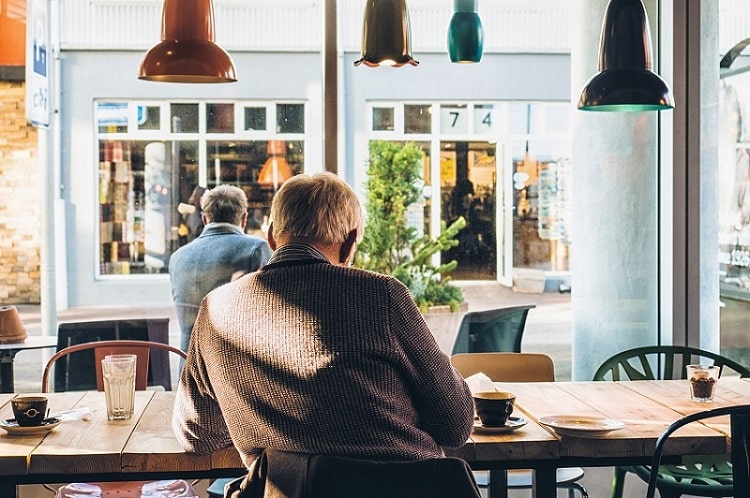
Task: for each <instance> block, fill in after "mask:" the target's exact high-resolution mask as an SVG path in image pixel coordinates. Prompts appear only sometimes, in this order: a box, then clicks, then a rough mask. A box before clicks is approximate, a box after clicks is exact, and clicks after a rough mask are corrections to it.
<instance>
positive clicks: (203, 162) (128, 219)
mask: <svg viewBox="0 0 750 498" xmlns="http://www.w3.org/2000/svg"><path fill="white" fill-rule="evenodd" d="M96 122H97V130H98V158H97V160H98V163H99V169H98V171H99V178H98V188H99V195H98V203H99V274H100V275H124V274H150V273H166V272H167V271H168V270H169V269H168V263H169V257H170V255H171V254H172V253H173V252H174V251H175V250H176V249H177V248H178V247H180V246H181V245H183V244H185V243H187V242H188V241H189V240H191V239H192V235H193V234H192V233H191V224H190V223H188V218H189V217H190V216H191V214H194V213H195V209H196V199H195V196H194V195H192V194H193V192H194V191H198V189H196V188H197V187H198V188H201V187H202V188H211V187H214V186H216V185H219V184H232V185H237V186H239V187H241V188H242V189H243V190H245V193H246V194H247V196H248V201H249V216H248V220H249V221H248V225H247V227H246V230H247V231H248V232H251V233H255V234H259V235H262V236H264V235H265V228H266V226H267V222H268V215H269V209H270V203H271V198H272V197H273V194H274V192H275V191H276V190H277V189H278V188H279V187H280V186H281V184H283V183H284V181H285V180H286V179H287V178H289V177H290V176H291V175H295V174H298V173H301V172H302V171H303V170H304V163H305V104H304V103H299V102H284V103H275V102H239V103H236V102H111V101H106V102H104V101H100V102H96Z"/></svg>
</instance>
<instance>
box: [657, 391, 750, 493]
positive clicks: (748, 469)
mask: <svg viewBox="0 0 750 498" xmlns="http://www.w3.org/2000/svg"><path fill="white" fill-rule="evenodd" d="M720 415H729V417H730V425H731V435H732V456H731V458H732V473H731V475H732V479H731V481H732V484H731V486H732V487H733V489H732V490H730V491H731V494H730V496H735V497H739V496H747V493H748V490H750V405H735V406H725V407H722V408H714V409H712V410H706V411H702V412H698V413H694V414H692V415H688V416H685V417H683V418H681V419H679V420H677V421H676V422H674V423H672V425H670V426H669V427H667V429H666V430H665V431H664V432H663V433H662V434H661V436H659V439H657V440H656V447H655V449H654V456H653V459H652V462H651V472H650V474H649V480H648V490H647V492H646V498H654V494H655V493H656V486H657V481H658V480H659V479H663V478H664V476H662V469H663V468H664V466H663V465H660V464H661V455H662V452H663V451H664V445H665V444H667V441H668V439H669V436H670V435H671V434H672V433H673V432H675V431H676V430H677V429H679V428H680V427H683V426H684V425H687V424H689V423H691V422H695V421H697V420H703V419H707V418H712V417H718V416H720ZM667 477H668V476H667ZM685 492H686V493H688V492H689V491H687V490H686V491H685ZM662 496H665V495H663V494H662ZM712 496H713V495H712ZM716 496H727V495H723V494H722V495H716Z"/></svg>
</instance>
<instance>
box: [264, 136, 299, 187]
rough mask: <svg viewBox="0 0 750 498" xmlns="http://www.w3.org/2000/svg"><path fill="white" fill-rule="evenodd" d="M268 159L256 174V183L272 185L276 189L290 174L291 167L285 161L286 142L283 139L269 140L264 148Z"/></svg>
mask: <svg viewBox="0 0 750 498" xmlns="http://www.w3.org/2000/svg"><path fill="white" fill-rule="evenodd" d="M266 152H267V154H268V159H266V162H265V164H263V167H262V168H261V170H260V173H259V174H258V183H260V184H261V185H263V186H266V187H269V186H270V187H273V190H274V191H276V190H278V189H279V187H280V186H281V185H282V184H283V183H284V182H285V181H287V180H288V179H290V178H291V177H292V176H294V172H293V171H292V167H291V166H289V163H288V162H287V161H286V142H285V141H283V140H269V141H268V146H267V148H266Z"/></svg>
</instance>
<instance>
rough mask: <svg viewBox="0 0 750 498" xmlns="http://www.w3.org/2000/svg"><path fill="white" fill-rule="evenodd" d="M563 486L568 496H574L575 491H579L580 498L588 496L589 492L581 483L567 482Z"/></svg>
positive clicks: (574, 497) (570, 497)
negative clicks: (566, 489)
mask: <svg viewBox="0 0 750 498" xmlns="http://www.w3.org/2000/svg"><path fill="white" fill-rule="evenodd" d="M560 487H562V486H560ZM564 487H565V488H568V498H576V491H578V492H579V493H581V498H589V492H588V491H587V490H586V488H585V487H583V485H582V484H581V483H578V482H569V483H568V484H566V485H565V486H564Z"/></svg>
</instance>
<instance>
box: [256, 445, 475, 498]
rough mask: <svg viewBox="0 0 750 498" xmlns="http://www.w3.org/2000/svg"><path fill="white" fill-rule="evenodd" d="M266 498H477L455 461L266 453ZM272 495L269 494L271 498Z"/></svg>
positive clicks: (461, 464)
mask: <svg viewBox="0 0 750 498" xmlns="http://www.w3.org/2000/svg"><path fill="white" fill-rule="evenodd" d="M265 458H266V459H267V467H268V470H267V478H266V488H268V487H269V486H272V487H273V488H274V489H265V492H266V496H277V494H274V491H275V492H277V493H279V494H278V496H287V497H293V498H316V497H320V496H325V497H326V498H350V497H352V496H356V497H358V498H383V497H388V498H480V496H481V495H480V493H479V488H477V485H476V482H475V481H474V477H473V475H472V473H471V468H470V467H469V465H468V464H467V463H466V462H465V461H464V460H461V459H459V458H451V457H446V458H430V459H426V460H417V461H410V462H373V461H367V460H358V459H352V458H342V457H335V456H328V455H308V454H303V453H292V452H286V451H278V450H266V452H265ZM269 492H270V493H269Z"/></svg>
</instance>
